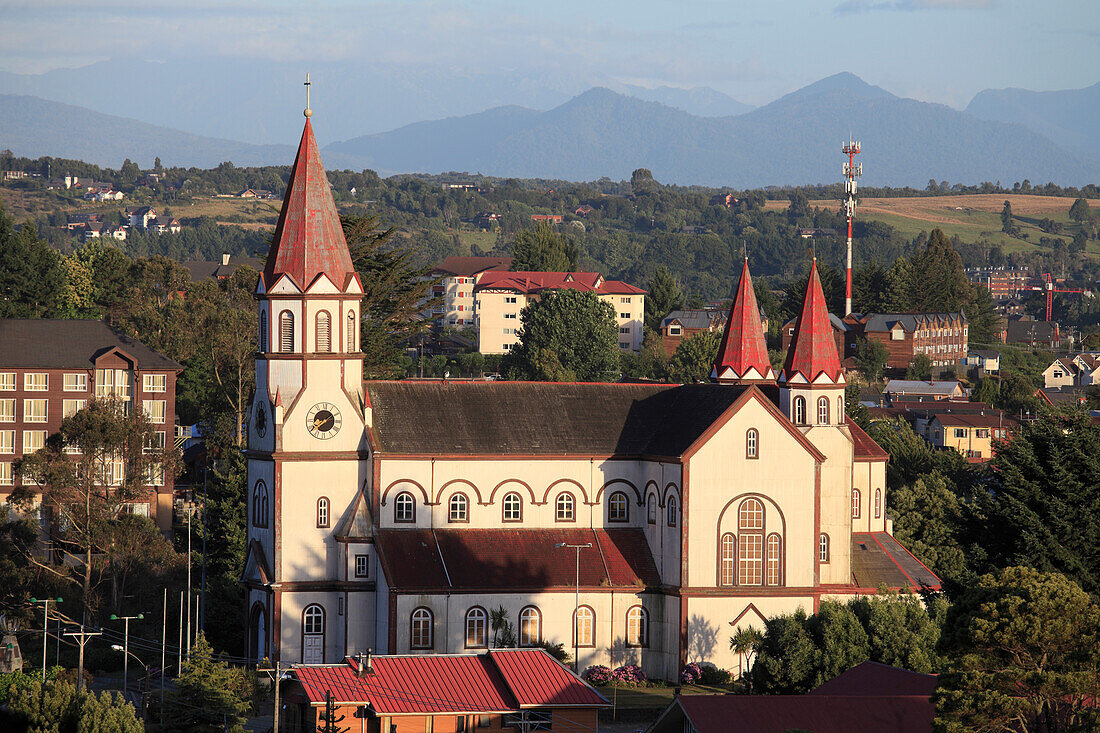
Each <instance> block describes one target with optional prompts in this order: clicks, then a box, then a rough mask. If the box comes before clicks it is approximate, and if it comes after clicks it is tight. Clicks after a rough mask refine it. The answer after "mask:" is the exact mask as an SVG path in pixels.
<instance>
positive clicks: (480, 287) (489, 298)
mask: <svg viewBox="0 0 1100 733" xmlns="http://www.w3.org/2000/svg"><path fill="white" fill-rule="evenodd" d="M473 290H474V300H475V303H474V310H475V313H476V317H475V324H476V326H477V343H478V351H480V352H481V353H482V354H503V353H504V352H506V351H509V350H511V349H512V348H513V347H515V346H516V345H517V344H518V343H519V335H518V331H519V328H520V326H521V325H522V322H521V320H520V311H522V310H523V308H524V307H525V306H526V305H527V304H528V303H531V302H533V301H536V300H538V299H539V298H540V297H541V295H542V293H544V292H547V291H550V290H580V291H582V292H592V293H595V294H596V296H597V297H599V299H600V300H602V301H604V302H605V303H608V304H610V305H611V307H612V308H613V309H614V311H615V324H616V327H617V328H618V331H619V348H621V349H623V350H624V351H640V350H641V348H642V323H643V321H644V319H645V291H644V290H642V289H641V288H638V287H635V286H633V285H629V284H627V283H624V282H621V281H619V280H604V278H603V275H601V274H600V273H598V272H508V271H499V270H490V271H487V272H483V273H481V275H480V276H479V277H478V279H477V284H476V285H475V286H474V289H473Z"/></svg>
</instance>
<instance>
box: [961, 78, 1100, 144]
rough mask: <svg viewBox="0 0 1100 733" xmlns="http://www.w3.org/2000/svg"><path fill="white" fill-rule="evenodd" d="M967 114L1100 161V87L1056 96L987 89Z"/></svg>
mask: <svg viewBox="0 0 1100 733" xmlns="http://www.w3.org/2000/svg"><path fill="white" fill-rule="evenodd" d="M966 111H967V112H969V113H970V114H972V115H974V116H975V117H981V118H982V119H984V120H994V121H997V122H1016V123H1019V124H1021V125H1023V126H1024V127H1026V128H1028V129H1029V130H1033V131H1035V132H1037V133H1039V134H1040V135H1043V136H1045V137H1048V138H1050V139H1051V140H1053V141H1054V142H1056V143H1058V144H1059V145H1061V146H1062V147H1064V148H1068V149H1070V150H1079V151H1081V152H1083V153H1086V154H1089V155H1091V156H1093V157H1100V134H1097V131H1098V130H1100V83H1096V84H1093V85H1092V86H1091V87H1086V88H1084V89H1066V90H1063V91H1057V92H1032V91H1028V90H1027V89H986V90H985V91H982V92H979V93H978V94H977V95H975V97H974V99H972V100H970V104H968V105H967V107H966Z"/></svg>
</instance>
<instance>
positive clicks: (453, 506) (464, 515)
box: [447, 494, 470, 522]
mask: <svg viewBox="0 0 1100 733" xmlns="http://www.w3.org/2000/svg"><path fill="white" fill-rule="evenodd" d="M449 509H450V511H449V512H448V513H447V521H448V522H468V521H470V501H469V500H468V499H467V498H466V495H465V494H455V495H454V496H452V497H451V503H450V506H449Z"/></svg>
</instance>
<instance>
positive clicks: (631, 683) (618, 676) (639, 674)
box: [611, 664, 646, 687]
mask: <svg viewBox="0 0 1100 733" xmlns="http://www.w3.org/2000/svg"><path fill="white" fill-rule="evenodd" d="M611 681H612V682H613V683H614V684H616V685H618V686H620V687H637V686H638V685H644V684H645V683H646V676H645V672H643V671H642V668H641V667H639V666H638V665H636V664H624V665H623V666H621V667H616V668H615V670H614V671H613V672H612V673H611Z"/></svg>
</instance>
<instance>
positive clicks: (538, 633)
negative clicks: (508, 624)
mask: <svg viewBox="0 0 1100 733" xmlns="http://www.w3.org/2000/svg"><path fill="white" fill-rule="evenodd" d="M541 641H542V614H541V613H540V612H539V610H538V609H537V608H535V607H534V606H528V607H527V608H525V609H523V610H522V611H520V612H519V645H520V646H537V645H538V644H539V642H541Z"/></svg>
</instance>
